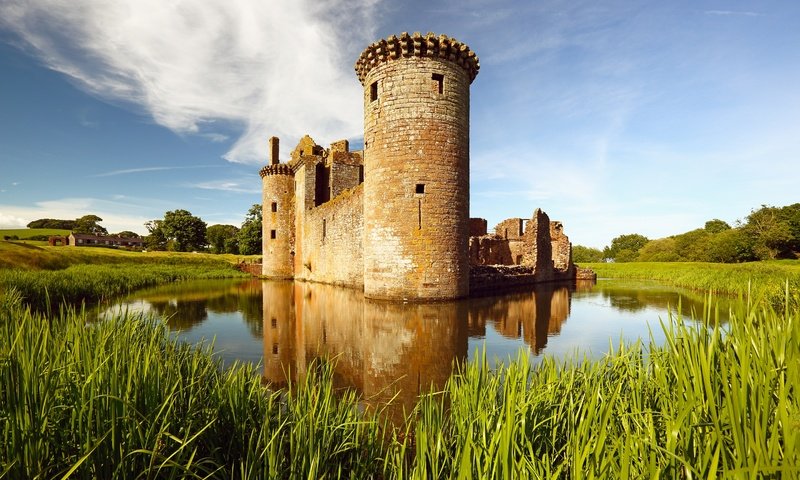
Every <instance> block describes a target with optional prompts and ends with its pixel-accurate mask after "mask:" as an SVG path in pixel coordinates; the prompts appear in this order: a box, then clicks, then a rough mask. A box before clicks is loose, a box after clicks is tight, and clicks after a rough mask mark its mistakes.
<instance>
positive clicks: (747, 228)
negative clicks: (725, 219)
mask: <svg viewBox="0 0 800 480" xmlns="http://www.w3.org/2000/svg"><path fill="white" fill-rule="evenodd" d="M799 208H800V207H799ZM793 209H794V206H791V207H790V208H788V209H787V210H786V211H785V212H784V210H783V209H782V208H778V207H770V206H768V205H762V206H761V208H759V209H758V210H751V211H750V215H748V216H747V223H746V224H745V225H744V226H743V227H742V231H743V232H744V233H745V234H747V235H749V236H750V237H751V240H752V242H753V253H754V254H755V256H756V257H757V258H758V259H760V260H771V259H775V258H794V257H795V255H794V250H795V249H794V248H793V247H794V246H795V244H796V243H797V240H800V239H796V238H794V236H793V232H792V222H791V219H790V217H791V216H792V213H793ZM798 217H800V213H798ZM798 220H799V221H800V218H798Z"/></svg>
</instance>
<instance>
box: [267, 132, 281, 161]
mask: <svg viewBox="0 0 800 480" xmlns="http://www.w3.org/2000/svg"><path fill="white" fill-rule="evenodd" d="M278 143H279V140H278V137H269V164H270V165H277V164H279V163H281V161H280V158H278V151H279V148H278Z"/></svg>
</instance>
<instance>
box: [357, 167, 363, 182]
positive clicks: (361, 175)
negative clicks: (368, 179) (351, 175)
mask: <svg viewBox="0 0 800 480" xmlns="http://www.w3.org/2000/svg"><path fill="white" fill-rule="evenodd" d="M358 183H359V184H362V183H364V165H359V166H358Z"/></svg>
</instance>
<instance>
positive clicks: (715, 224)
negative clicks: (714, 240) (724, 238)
mask: <svg viewBox="0 0 800 480" xmlns="http://www.w3.org/2000/svg"><path fill="white" fill-rule="evenodd" d="M704 229H705V231H706V232H708V233H720V232H724V231H725V230H730V229H731V226H730V225H728V222H725V221H723V220H720V219H718V218H715V219H713V220H709V221H707V222H706V224H705V228H704Z"/></svg>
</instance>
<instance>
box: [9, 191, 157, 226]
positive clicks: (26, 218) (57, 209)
mask: <svg viewBox="0 0 800 480" xmlns="http://www.w3.org/2000/svg"><path fill="white" fill-rule="evenodd" d="M141 209H142V206H141V205H136V204H134V203H132V202H115V201H109V200H101V199H96V198H62V199H58V200H47V201H41V202H36V203H35V206H17V205H2V204H0V227H2V226H8V227H13V228H18V227H25V226H26V225H27V224H28V223H30V222H32V221H33V220H36V219H38V218H63V219H74V218H79V217H81V216H83V215H87V214H90V213H91V214H94V215H97V216H99V217H100V218H102V219H103V221H102V222H100V224H101V225H102V226H104V227H105V228H106V229H107V230H108V231H109V232H112V233H113V232H121V231H123V230H131V231H134V232H137V233H140V234H144V233H147V230H146V229H145V228H144V223H145V222H146V221H148V220H151V218H147V217H144V216H142V215H140V214H138V213H137V212H139V211H141Z"/></svg>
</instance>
